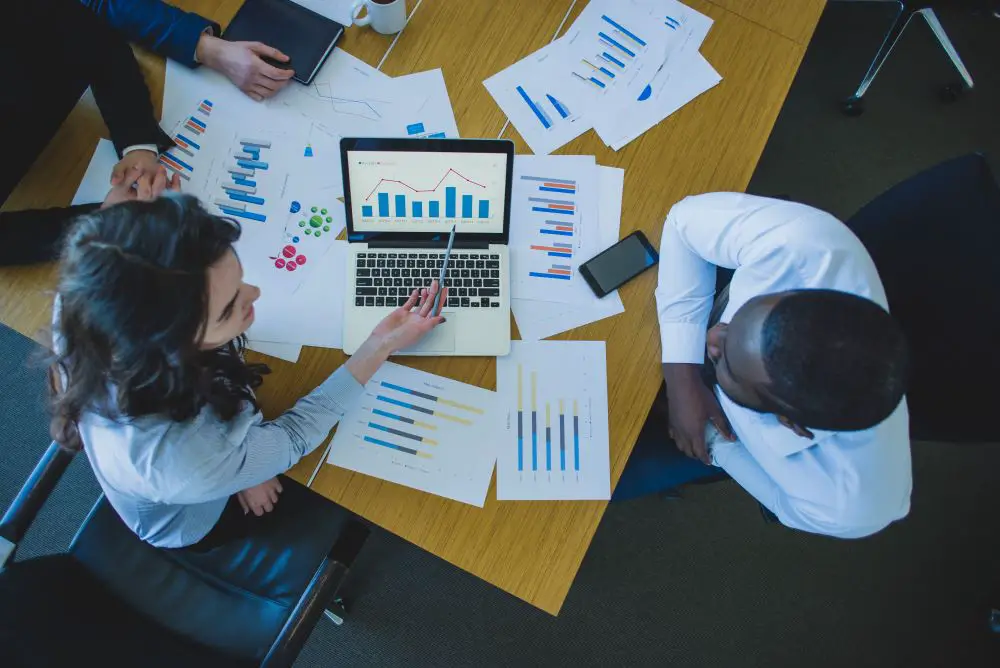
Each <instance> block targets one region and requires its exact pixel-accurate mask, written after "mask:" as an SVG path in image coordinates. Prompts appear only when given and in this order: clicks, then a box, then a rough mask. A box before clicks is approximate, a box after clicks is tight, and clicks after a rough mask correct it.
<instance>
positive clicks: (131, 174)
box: [101, 151, 181, 209]
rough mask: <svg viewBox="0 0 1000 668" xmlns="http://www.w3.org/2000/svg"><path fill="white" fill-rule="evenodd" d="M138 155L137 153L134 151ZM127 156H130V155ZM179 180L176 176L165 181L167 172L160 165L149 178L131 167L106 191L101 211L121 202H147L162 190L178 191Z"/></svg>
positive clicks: (137, 167)
mask: <svg viewBox="0 0 1000 668" xmlns="http://www.w3.org/2000/svg"><path fill="white" fill-rule="evenodd" d="M135 153H139V151H135ZM129 155H132V154H131V153H130V154H129ZM116 178H117V177H116ZM180 189H181V180H180V177H178V176H177V175H176V174H174V175H173V177H172V178H171V179H169V180H168V179H167V170H166V169H165V168H164V167H163V166H162V165H157V166H156V167H155V168H154V174H153V175H152V176H150V175H149V174H146V173H145V171H143V167H141V166H139V165H133V166H132V167H130V168H129V169H128V171H127V172H125V175H124V176H123V177H121V178H120V179H119V180H118V182H117V183H115V185H113V186H112V187H111V190H109V191H108V195H107V197H105V198H104V204H102V205H101V208H102V209H107V208H108V207H109V206H114V205H115V204H120V203H121V202H131V201H134V200H138V201H141V202H149V201H152V200H154V199H156V198H157V197H159V196H160V194H161V193H163V191H164V190H180Z"/></svg>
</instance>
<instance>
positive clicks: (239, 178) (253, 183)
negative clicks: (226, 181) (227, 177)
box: [233, 176, 257, 188]
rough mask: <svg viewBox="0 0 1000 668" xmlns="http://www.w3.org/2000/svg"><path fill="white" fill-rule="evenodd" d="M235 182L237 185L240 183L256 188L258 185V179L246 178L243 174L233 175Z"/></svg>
mask: <svg viewBox="0 0 1000 668" xmlns="http://www.w3.org/2000/svg"><path fill="white" fill-rule="evenodd" d="M233 183H235V184H237V185H240V186H246V187H248V188H256V187H257V182H256V181H251V180H250V179H245V178H243V177H242V176H234V177H233Z"/></svg>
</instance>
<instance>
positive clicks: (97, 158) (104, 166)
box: [72, 139, 118, 206]
mask: <svg viewBox="0 0 1000 668" xmlns="http://www.w3.org/2000/svg"><path fill="white" fill-rule="evenodd" d="M117 164H118V152H117V151H115V145H114V144H113V143H112V142H111V140H110V139H100V140H98V142H97V148H95V149H94V155H93V157H92V158H91V159H90V164H89V165H87V171H86V172H84V174H83V179H82V180H81V181H80V187H79V188H77V189H76V194H75V195H73V202H72V204H73V206H76V205H77V204H93V203H94V202H103V201H104V198H105V197H107V196H108V191H109V190H110V189H111V170H112V169H114V167H115V165H117Z"/></svg>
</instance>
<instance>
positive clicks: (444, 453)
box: [327, 363, 503, 507]
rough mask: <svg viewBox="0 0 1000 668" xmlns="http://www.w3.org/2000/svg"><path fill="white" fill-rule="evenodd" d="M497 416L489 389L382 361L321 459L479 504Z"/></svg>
mask: <svg viewBox="0 0 1000 668" xmlns="http://www.w3.org/2000/svg"><path fill="white" fill-rule="evenodd" d="M502 422H503V411H502V409H501V407H500V405H499V402H498V397H497V394H496V393H495V392H490V391H489V390H484V389H482V388H478V387H474V386H472V385H466V384H464V383H459V382H457V381H453V380H451V379H448V378H442V377H440V376H435V375H432V374H429V373H425V372H423V371H418V370H416V369H411V368H409V367H404V366H401V365H398V364H393V363H388V364H386V365H384V366H383V367H382V368H381V369H380V370H379V371H378V373H376V374H375V376H374V377H373V378H372V380H371V381H369V383H368V384H367V385H366V386H365V393H364V395H363V397H362V399H361V400H360V402H358V404H357V406H356V407H355V409H354V410H352V411H351V412H350V413H348V414H347V415H345V416H344V419H343V420H342V421H341V425H340V427H339V428H338V429H337V433H336V435H335V436H334V439H333V447H332V448H331V450H330V456H329V458H328V460H327V461H328V463H330V464H333V465H335V466H340V467H342V468H347V469H350V470H352V471H357V472H358V473H365V474H367V475H371V476H375V477H377V478H381V479H383V480H388V481H390V482H395V483H398V484H401V485H405V486H407V487H413V488H414V489H419V490H422V491H425V492H429V493H431V494H437V495H439V496H444V497H447V498H450V499H454V500H456V501H462V502H463V503H468V504H471V505H475V506H480V507H482V506H483V504H484V503H485V501H486V492H487V490H488V489H489V485H490V479H491V478H492V472H493V463H494V462H495V460H496V452H497V448H498V447H499V443H500V440H501V439H502V437H503V435H502V434H503V430H502Z"/></svg>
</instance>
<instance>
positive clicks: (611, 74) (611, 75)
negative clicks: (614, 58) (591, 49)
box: [597, 67, 615, 79]
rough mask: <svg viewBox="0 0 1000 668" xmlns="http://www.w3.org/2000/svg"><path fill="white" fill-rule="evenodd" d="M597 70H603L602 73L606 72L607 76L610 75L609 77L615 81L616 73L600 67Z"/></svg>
mask: <svg viewBox="0 0 1000 668" xmlns="http://www.w3.org/2000/svg"><path fill="white" fill-rule="evenodd" d="M597 69H599V70H601V71H602V72H604V73H605V74H607V75H608V76H609V77H611V78H612V79H614V78H615V73H614V72H612V71H611V70H609V69H608V68H606V67H599V68H597Z"/></svg>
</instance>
